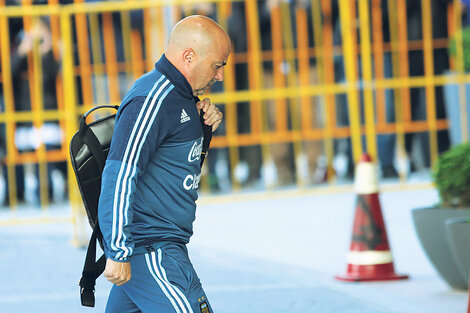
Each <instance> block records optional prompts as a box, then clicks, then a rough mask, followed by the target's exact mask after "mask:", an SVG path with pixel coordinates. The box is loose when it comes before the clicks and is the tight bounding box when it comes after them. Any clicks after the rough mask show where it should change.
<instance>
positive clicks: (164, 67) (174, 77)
mask: <svg viewBox="0 0 470 313" xmlns="http://www.w3.org/2000/svg"><path fill="white" fill-rule="evenodd" d="M155 68H156V69H157V70H158V71H159V72H160V73H162V74H163V75H165V76H166V78H168V79H169V80H170V82H171V83H172V84H173V85H174V86H175V87H176V88H175V89H176V90H177V91H178V93H179V94H180V95H181V96H183V97H185V98H189V99H193V98H194V97H193V89H192V88H191V85H190V84H189V82H188V80H187V79H186V78H185V77H184V76H183V74H181V72H180V71H179V70H178V69H177V68H176V67H175V66H174V65H173V64H171V62H170V61H168V59H167V58H166V56H165V54H163V55H162V56H161V58H160V60H158V61H157V63H155Z"/></svg>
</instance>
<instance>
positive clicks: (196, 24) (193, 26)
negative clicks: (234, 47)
mask: <svg viewBox="0 0 470 313" xmlns="http://www.w3.org/2000/svg"><path fill="white" fill-rule="evenodd" d="M214 43H221V44H225V45H230V39H229V37H228V35H227V33H226V32H225V31H224V30H223V28H222V27H220V25H219V24H217V23H216V22H214V21H213V20H211V19H210V18H208V17H205V16H202V15H192V16H188V17H186V18H184V19H182V20H181V21H179V22H178V23H177V24H176V25H175V27H173V30H172V32H171V35H170V40H169V42H168V48H167V54H172V53H177V52H178V51H181V50H184V49H188V48H191V49H194V50H195V52H197V53H201V54H203V53H207V52H208V51H209V50H210V49H211V47H212V48H213V46H214Z"/></svg>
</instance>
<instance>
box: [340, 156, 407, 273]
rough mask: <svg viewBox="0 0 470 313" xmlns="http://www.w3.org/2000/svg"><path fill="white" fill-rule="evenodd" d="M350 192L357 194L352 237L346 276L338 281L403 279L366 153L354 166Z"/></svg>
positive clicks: (375, 174)
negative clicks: (354, 170)
mask: <svg viewBox="0 0 470 313" xmlns="http://www.w3.org/2000/svg"><path fill="white" fill-rule="evenodd" d="M354 189H355V191H356V194H357V203H356V214H355V217H354V225H353V235H352V242H351V247H350V249H349V255H348V267H347V271H346V274H344V275H339V276H335V278H336V279H338V280H342V281H377V280H397V279H407V278H408V275H398V274H396V273H395V269H394V266H393V257H392V252H391V251H390V247H389V244H388V239H387V232H386V229H385V223H384V220H383V217H382V209H381V207H380V201H379V194H378V176H377V170H376V168H375V166H374V164H373V163H372V162H371V158H370V156H369V155H368V154H364V155H363V156H362V159H361V162H360V163H359V164H358V165H357V167H356V178H355V183H354Z"/></svg>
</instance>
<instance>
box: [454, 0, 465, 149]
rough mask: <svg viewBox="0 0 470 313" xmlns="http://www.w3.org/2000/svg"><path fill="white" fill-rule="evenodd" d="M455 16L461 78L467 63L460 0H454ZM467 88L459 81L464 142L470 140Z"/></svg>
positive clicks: (458, 64)
mask: <svg viewBox="0 0 470 313" xmlns="http://www.w3.org/2000/svg"><path fill="white" fill-rule="evenodd" d="M453 4H454V10H453V11H454V12H453V13H454V14H453V15H454V16H453V19H454V21H455V29H457V31H456V32H455V45H456V48H457V49H456V50H457V51H456V52H457V55H456V57H457V62H456V68H457V72H458V73H459V80H460V77H462V75H463V74H464V73H465V65H464V57H463V38H462V31H461V30H462V20H461V19H462V16H461V14H460V13H459V12H461V10H462V5H461V3H460V1H459V0H454V2H453ZM466 99H467V97H466V88H465V84H464V83H463V82H460V83H459V100H460V101H459V105H460V113H461V114H460V128H461V129H460V130H461V134H462V142H467V141H468V119H467V114H468V112H467V103H466Z"/></svg>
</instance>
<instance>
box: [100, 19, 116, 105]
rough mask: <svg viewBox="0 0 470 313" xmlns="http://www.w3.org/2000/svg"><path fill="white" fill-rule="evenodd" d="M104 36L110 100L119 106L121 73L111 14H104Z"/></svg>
mask: <svg viewBox="0 0 470 313" xmlns="http://www.w3.org/2000/svg"><path fill="white" fill-rule="evenodd" d="M103 34H104V36H103V40H104V52H105V57H106V64H105V68H106V74H107V77H108V90H109V99H110V102H111V103H112V104H119V102H120V98H119V79H118V74H119V71H118V68H117V67H118V66H117V60H116V41H115V37H114V27H113V18H112V15H111V13H110V12H106V13H103Z"/></svg>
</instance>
